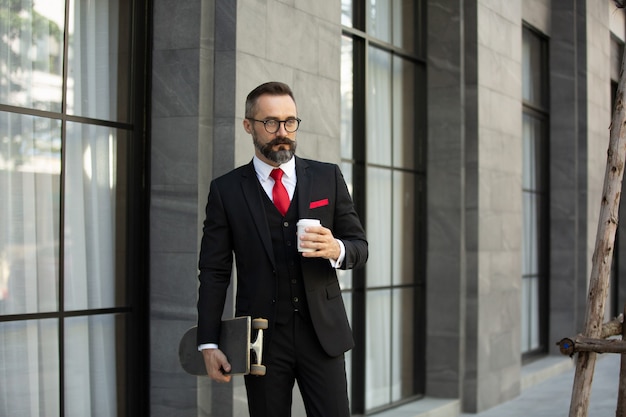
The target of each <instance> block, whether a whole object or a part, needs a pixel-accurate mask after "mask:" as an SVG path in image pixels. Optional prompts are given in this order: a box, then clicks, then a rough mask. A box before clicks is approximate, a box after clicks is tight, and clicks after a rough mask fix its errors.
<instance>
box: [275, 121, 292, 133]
mask: <svg viewBox="0 0 626 417" xmlns="http://www.w3.org/2000/svg"><path fill="white" fill-rule="evenodd" d="M285 123H287V122H285V121H282V122H279V123H278V130H277V131H276V134H277V135H280V136H287V135H288V134H289V132H287V129H286V128H285Z"/></svg>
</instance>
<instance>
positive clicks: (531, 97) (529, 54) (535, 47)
mask: <svg viewBox="0 0 626 417" xmlns="http://www.w3.org/2000/svg"><path fill="white" fill-rule="evenodd" d="M522 40H523V43H522V97H523V99H524V101H526V102H527V103H529V104H533V105H535V106H537V107H543V108H546V107H547V106H548V103H547V100H548V94H547V91H548V89H547V88H546V86H545V85H544V83H545V82H546V76H545V75H544V73H543V69H544V68H543V65H544V56H543V54H544V51H543V47H544V46H543V45H544V41H543V40H542V39H541V38H540V37H539V36H537V35H535V34H534V33H533V32H531V31H530V30H529V29H527V28H524V30H523V31H522Z"/></svg>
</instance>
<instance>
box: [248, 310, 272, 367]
mask: <svg viewBox="0 0 626 417" xmlns="http://www.w3.org/2000/svg"><path fill="white" fill-rule="evenodd" d="M267 326H268V323H267V319H253V320H252V329H254V330H256V331H257V334H256V339H255V340H254V342H253V343H250V350H252V351H254V359H255V362H254V363H251V364H250V375H258V376H263V375H265V372H266V370H267V369H266V368H265V365H261V362H262V361H263V330H265V329H267Z"/></svg>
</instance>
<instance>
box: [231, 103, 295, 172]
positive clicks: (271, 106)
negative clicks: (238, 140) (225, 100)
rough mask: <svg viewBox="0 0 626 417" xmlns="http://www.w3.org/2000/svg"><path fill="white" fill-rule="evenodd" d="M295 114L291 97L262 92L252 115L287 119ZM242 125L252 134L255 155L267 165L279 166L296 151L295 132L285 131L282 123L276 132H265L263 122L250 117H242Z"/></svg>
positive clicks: (256, 117) (264, 118)
mask: <svg viewBox="0 0 626 417" xmlns="http://www.w3.org/2000/svg"><path fill="white" fill-rule="evenodd" d="M297 116H298V114H297V111H296V103H294V101H293V100H292V99H291V97H289V96H287V95H285V96H272V95H268V94H264V95H262V96H260V97H259V99H258V100H257V104H256V113H255V114H254V116H253V117H254V118H255V119H256V120H267V119H275V120H287V119H289V118H295V117H297ZM243 127H244V129H246V132H248V133H250V135H252V141H253V143H254V148H255V150H254V151H255V154H256V156H257V157H258V158H259V159H261V160H262V161H264V162H265V163H267V164H269V165H272V166H279V165H280V164H283V163H285V162H287V161H289V160H290V159H291V158H292V157H293V155H294V154H295V153H296V132H292V133H289V132H287V131H286V130H285V124H284V123H280V127H279V129H278V131H277V132H276V133H267V131H266V130H265V126H264V125H263V123H261V122H255V121H254V120H250V119H244V121H243Z"/></svg>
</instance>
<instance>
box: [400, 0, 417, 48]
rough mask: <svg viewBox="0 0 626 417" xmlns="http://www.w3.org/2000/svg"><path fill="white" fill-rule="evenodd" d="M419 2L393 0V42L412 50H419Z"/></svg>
mask: <svg viewBox="0 0 626 417" xmlns="http://www.w3.org/2000/svg"><path fill="white" fill-rule="evenodd" d="M417 4H418V2H417V1H415V0H393V44H394V45H395V46H398V47H400V48H402V49H406V50H408V51H410V52H417V51H416V48H415V45H416V34H417V33H418V32H419V31H420V27H419V16H418V9H417Z"/></svg>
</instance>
